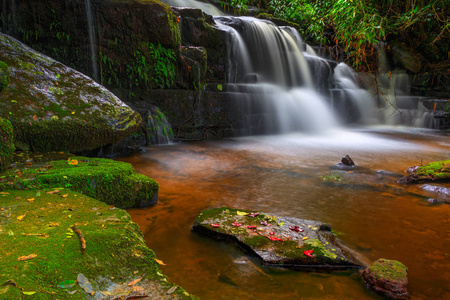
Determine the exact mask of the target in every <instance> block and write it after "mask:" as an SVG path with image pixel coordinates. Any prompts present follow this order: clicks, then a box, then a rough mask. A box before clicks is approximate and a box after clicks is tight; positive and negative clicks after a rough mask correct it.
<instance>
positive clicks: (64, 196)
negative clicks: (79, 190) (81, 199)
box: [61, 194, 69, 198]
mask: <svg viewBox="0 0 450 300" xmlns="http://www.w3.org/2000/svg"><path fill="white" fill-rule="evenodd" d="M67 196H69V194H64V195H61V197H63V198H66V197H67Z"/></svg>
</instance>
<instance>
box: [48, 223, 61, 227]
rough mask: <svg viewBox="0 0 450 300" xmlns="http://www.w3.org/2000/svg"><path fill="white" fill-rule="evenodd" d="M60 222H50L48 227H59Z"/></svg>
mask: <svg viewBox="0 0 450 300" xmlns="http://www.w3.org/2000/svg"><path fill="white" fill-rule="evenodd" d="M58 226H59V223H56V222H50V224H48V227H58Z"/></svg>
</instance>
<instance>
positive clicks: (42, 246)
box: [0, 189, 193, 299]
mask: <svg viewBox="0 0 450 300" xmlns="http://www.w3.org/2000/svg"><path fill="white" fill-rule="evenodd" d="M73 225H76V226H77V227H78V229H79V230H80V231H81V232H82V234H83V236H84V240H85V242H86V249H85V251H82V250H81V242H80V238H79V236H78V235H77V234H75V233H74V231H73V230H72V229H71V227H72V226H73ZM0 244H1V245H8V247H0V264H1V266H2V267H1V268H0V299H24V298H27V297H30V298H32V299H112V297H114V299H119V298H120V299H122V298H121V297H123V299H124V298H127V299H128V298H132V296H134V297H136V298H142V297H143V296H144V295H146V296H148V297H149V298H150V299H192V298H193V297H192V296H191V295H189V294H188V293H187V292H186V291H184V290H183V289H182V288H181V287H176V286H174V285H173V284H172V283H169V282H168V281H167V278H166V276H164V275H163V274H162V273H161V272H160V270H159V268H158V265H157V263H156V262H155V260H154V259H155V258H156V257H155V253H154V252H153V251H152V250H150V249H149V248H147V246H146V245H145V241H144V239H143V236H142V233H141V232H140V230H139V227H138V226H137V224H135V223H133V222H132V221H131V219H130V216H129V215H128V214H127V212H125V211H124V210H121V209H110V208H109V206H108V205H106V204H105V203H102V202H99V201H97V200H95V199H92V198H90V197H87V196H85V195H82V194H80V193H78V192H74V191H70V190H64V189H58V190H57V191H56V190H51V189H50V190H40V191H14V190H12V191H7V192H1V193H0ZM25 257H28V259H25V260H22V259H24V258H25ZM80 273H81V274H83V275H85V277H86V278H87V279H88V280H89V281H90V283H91V284H92V287H93V291H94V292H95V294H94V295H93V296H91V295H89V294H88V293H86V292H85V291H84V290H83V289H82V288H81V287H80V286H79V284H76V282H75V281H76V280H77V274H80ZM139 278H142V279H141V280H140V281H139V282H138V283H136V284H134V285H133V286H128V283H130V282H131V281H132V280H136V279H139ZM68 280H71V282H69V284H70V283H72V284H73V286H72V287H70V286H69V287H65V288H61V287H58V285H60V284H61V283H63V282H64V281H66V284H68V282H67V281H68ZM169 292H170V293H169ZM30 294H32V295H31V296H26V295H30Z"/></svg>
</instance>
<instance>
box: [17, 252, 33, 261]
mask: <svg viewBox="0 0 450 300" xmlns="http://www.w3.org/2000/svg"><path fill="white" fill-rule="evenodd" d="M36 257H37V255H36V254H34V253H33V254H30V255H27V256H21V257H19V258H18V259H17V261H24V260H30V259H33V258H36Z"/></svg>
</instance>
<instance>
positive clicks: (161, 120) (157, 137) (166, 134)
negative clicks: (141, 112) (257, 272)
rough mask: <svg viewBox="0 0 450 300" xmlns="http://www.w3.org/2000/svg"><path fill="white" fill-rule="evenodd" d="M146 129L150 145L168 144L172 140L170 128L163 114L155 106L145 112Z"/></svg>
mask: <svg viewBox="0 0 450 300" xmlns="http://www.w3.org/2000/svg"><path fill="white" fill-rule="evenodd" d="M145 115H147V118H146V120H144V121H145V122H146V125H147V126H146V128H147V131H148V138H149V142H150V144H151V145H161V144H170V143H171V142H172V140H173V131H172V126H171V125H170V123H169V121H168V120H167V118H166V116H165V115H164V113H163V112H162V111H161V110H160V109H159V108H158V107H156V106H152V107H151V108H150V110H149V111H147V112H146V114H145Z"/></svg>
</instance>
